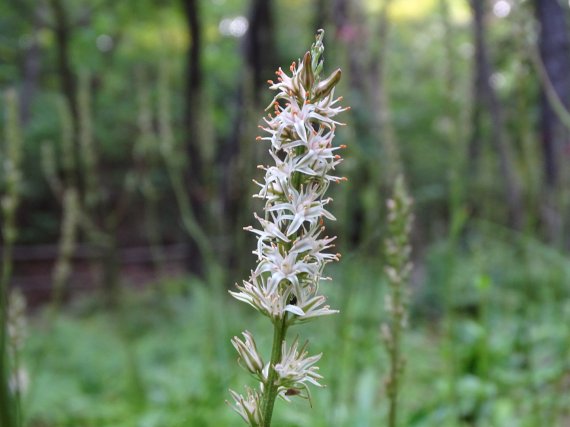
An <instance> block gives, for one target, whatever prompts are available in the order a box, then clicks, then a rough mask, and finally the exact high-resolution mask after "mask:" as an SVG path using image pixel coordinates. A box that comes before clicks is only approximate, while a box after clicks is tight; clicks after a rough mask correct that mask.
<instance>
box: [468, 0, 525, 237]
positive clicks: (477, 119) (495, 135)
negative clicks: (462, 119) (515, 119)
mask: <svg viewBox="0 0 570 427" xmlns="http://www.w3.org/2000/svg"><path fill="white" fill-rule="evenodd" d="M470 3H471V8H472V11H473V37H474V39H475V63H474V67H475V73H474V83H473V102H474V105H473V135H472V138H471V141H470V144H469V152H468V154H469V161H470V162H471V165H470V166H471V170H472V173H473V174H475V172H476V162H477V160H478V157H479V153H480V145H481V126H482V123H481V119H482V115H483V108H485V109H486V110H487V111H488V113H489V118H490V122H491V130H490V131H491V135H490V140H491V142H492V144H493V149H494V150H495V152H496V153H497V155H498V157H499V171H500V174H501V175H502V178H503V186H504V193H505V197H506V202H507V208H508V215H509V222H510V223H511V224H512V225H513V226H514V227H515V228H517V229H520V228H521V227H522V225H523V204H522V195H521V188H520V185H519V182H518V181H517V178H516V175H515V170H514V167H513V154H512V151H511V148H510V146H509V143H508V141H507V139H506V138H505V136H504V130H503V110H502V108H501V105H500V101H499V98H498V96H497V93H496V92H495V88H494V87H493V86H492V85H491V75H492V71H491V65H490V63H489V55H488V52H487V42H486V37H485V31H486V28H485V4H486V2H485V1H484V0H471V1H470Z"/></svg>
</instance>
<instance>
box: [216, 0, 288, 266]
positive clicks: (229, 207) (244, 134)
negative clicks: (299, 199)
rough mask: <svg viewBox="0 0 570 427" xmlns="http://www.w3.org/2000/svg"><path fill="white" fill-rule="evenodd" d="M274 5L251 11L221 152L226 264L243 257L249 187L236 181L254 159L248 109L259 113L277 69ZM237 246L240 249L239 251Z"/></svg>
mask: <svg viewBox="0 0 570 427" xmlns="http://www.w3.org/2000/svg"><path fill="white" fill-rule="evenodd" d="M273 18H274V17H273V5H272V2H271V1H270V0H253V1H252V2H251V6H250V12H249V29H248V31H247V33H246V35H245V39H244V42H243V45H242V52H243V57H244V68H243V70H242V72H241V79H240V84H239V87H238V90H237V92H236V94H235V98H234V99H235V101H234V102H235V103H234V114H235V115H234V118H233V124H232V131H231V132H230V134H229V136H228V138H227V140H226V141H225V143H224V146H223V149H222V150H221V151H220V153H219V163H220V167H221V171H222V176H221V186H220V197H221V206H222V209H223V212H224V225H223V232H224V235H225V237H226V239H227V240H228V241H229V250H228V251H226V252H227V254H226V257H225V258H226V264H227V265H228V266H229V267H230V268H237V267H238V261H239V257H240V252H241V251H240V248H239V244H238V242H239V241H241V240H242V239H240V238H239V236H237V235H236V232H238V233H242V230H241V229H242V227H243V225H245V224H239V221H240V219H241V218H240V213H241V212H242V211H243V207H244V203H246V202H245V200H247V199H248V197H249V195H244V192H246V191H247V190H248V188H249V186H248V185H245V184H244V183H243V182H241V181H239V180H236V176H239V172H240V170H239V169H240V165H251V161H252V160H253V159H244V156H245V154H244V153H245V152H250V153H251V152H253V151H254V150H244V149H243V147H242V144H244V143H247V144H254V143H255V141H254V136H255V135H254V134H251V135H250V134H249V133H250V132H249V131H248V128H249V126H247V125H246V123H248V121H249V120H251V119H250V118H249V117H248V112H253V111H255V112H257V110H259V109H260V108H261V106H262V104H261V101H262V99H263V97H262V94H263V93H264V91H265V88H266V87H267V83H266V81H267V80H268V79H271V78H272V77H274V71H275V68H276V63H275V59H276V57H277V55H276V53H275V52H276V47H275V44H274V42H275V36H274V32H275V29H274V19H273ZM236 249H237V250H236Z"/></svg>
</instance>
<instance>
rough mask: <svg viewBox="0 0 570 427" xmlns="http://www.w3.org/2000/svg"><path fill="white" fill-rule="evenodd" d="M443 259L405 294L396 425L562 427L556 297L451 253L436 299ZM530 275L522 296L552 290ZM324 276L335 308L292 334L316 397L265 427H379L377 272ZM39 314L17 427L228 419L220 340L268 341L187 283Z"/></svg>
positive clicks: (562, 333)
mask: <svg viewBox="0 0 570 427" xmlns="http://www.w3.org/2000/svg"><path fill="white" fill-rule="evenodd" d="M447 256H448V253H447V251H446V250H445V248H439V249H436V250H433V251H432V253H431V255H430V256H429V257H428V258H427V259H428V262H427V264H426V267H425V270H426V272H425V275H426V277H425V283H424V284H423V285H422V287H421V288H417V289H414V292H413V299H412V300H413V304H412V317H411V319H410V329H409V331H408V333H407V337H406V341H405V354H406V357H407V367H406V375H405V384H404V391H403V395H402V400H401V403H402V421H403V425H406V426H418V427H420V426H425V427H427V426H449V427H451V426H464V425H465V426H467V425H478V426H501V427H509V426H513V427H514V426H521V427H522V426H542V427H543V426H547V425H548V426H560V427H562V426H566V425H568V424H567V422H568V419H569V418H568V417H569V413H568V411H569V409H568V408H570V365H569V362H568V361H569V360H570V357H569V356H570V322H568V321H567V320H568V319H569V318H570V305H569V304H568V299H567V298H560V297H559V296H556V294H550V295H546V294H544V293H540V292H539V293H538V294H537V295H529V294H528V292H529V290H528V289H525V288H523V287H522V285H521V284H520V283H519V284H518V285H516V286H519V287H518V288H513V286H514V285H513V283H511V282H513V280H514V279H515V276H516V274H517V273H516V272H513V271H510V270H509V265H508V262H507V261H508V259H507V258H508V257H506V256H503V257H502V258H501V261H500V262H501V263H502V264H503V267H504V270H503V271H500V270H496V272H495V273H496V274H492V275H491V276H488V275H486V274H482V273H478V274H477V273H475V272H476V271H477V270H476V267H477V266H479V264H478V263H479V262H480V260H477V257H465V258H464V259H455V260H454V264H455V266H456V267H455V273H453V274H454V276H453V277H456V278H462V277H463V278H465V279H467V278H468V280H467V282H468V283H469V284H470V286H471V289H470V290H466V289H465V288H463V289H461V288H460V286H461V280H460V279H457V280H456V279H454V282H455V285H454V286H455V287H454V288H451V289H454V290H453V292H455V293H454V295H448V297H452V299H451V301H452V304H450V305H449V306H446V304H445V301H444V300H445V298H444V292H449V291H450V290H449V289H447V290H445V288H442V287H441V283H440V286H439V287H438V285H437V281H440V280H441V278H442V277H444V276H442V273H441V271H440V270H442V269H443V270H446V269H447V267H448V265H447V264H446V263H445V260H447V258H446V257H447ZM487 256H490V257H492V256H493V254H492V253H489V254H487ZM519 260H520V259H519ZM543 267H544V269H543V270H541V272H540V274H541V275H542V277H541V278H542V281H541V282H534V283H533V286H535V288H536V290H537V291H540V288H541V286H542V287H544V286H550V289H551V290H552V289H554V285H553V283H549V280H550V279H552V277H550V278H549V277H548V276H547V275H546V273H547V271H546V268H547V267H548V266H547V265H543ZM531 268H533V269H535V270H536V269H537V268H538V267H537V265H534V266H531ZM331 270H332V276H333V281H332V282H325V283H324V284H323V289H324V292H325V293H326V294H328V295H329V297H330V300H331V305H332V306H333V307H335V308H340V309H341V314H340V315H337V316H335V317H331V318H327V319H321V320H319V321H316V322H314V323H312V324H310V326H309V327H308V328H306V327H303V328H302V329H297V328H294V329H293V330H292V331H291V334H292V335H294V334H297V333H299V334H300V335H301V336H300V338H301V339H309V340H310V347H309V350H310V352H311V353H320V352H323V358H322V360H321V363H320V366H321V373H322V374H323V376H324V377H325V384H326V388H325V389H322V390H321V389H318V390H317V389H313V390H312V392H313V393H312V396H313V402H312V406H313V408H311V407H310V405H309V403H308V402H305V401H297V402H295V403H293V404H287V403H284V402H280V403H279V404H278V405H277V409H276V411H277V412H276V425H279V426H287V427H293V426H299V427H301V426H323V427H324V426H347V427H348V426H350V427H353V426H363V427H364V426H375V425H382V424H383V420H384V419H385V416H386V415H385V411H386V399H385V396H384V387H383V378H384V376H385V375H386V372H387V365H386V357H385V352H384V349H383V347H382V344H381V341H380V332H379V331H380V324H381V323H382V321H383V316H384V312H385V311H384V303H383V292H384V287H385V285H384V283H383V281H382V274H381V271H380V269H379V267H378V263H364V262H361V261H357V260H355V259H352V260H350V259H349V260H346V262H343V263H341V264H339V265H337V266H335V267H334V268H332V269H331ZM527 273H528V272H527ZM535 274H537V272H536V271H535ZM527 278H528V279H537V278H536V277H534V278H532V277H527ZM499 279H500V282H498V280H499ZM561 284H563V283H561ZM428 290H429V292H428ZM543 290H544V289H543ZM48 319H49V310H45V311H44V312H38V313H37V314H36V315H35V316H34V318H33V319H31V322H30V325H29V337H28V341H27V345H26V350H25V355H24V358H23V364H24V365H25V369H26V370H27V372H28V376H29V377H30V384H29V387H28V391H27V393H26V395H25V398H24V410H25V413H26V419H27V423H26V424H27V425H28V426H36V427H39V426H50V427H51V426H78V425H81V426H97V427H104V426H109V427H110V426H113V427H120V426H125V427H127V426H128V427H132V426H145V427H146V426H149V427H150V426H157V427H158V426H173V427H176V426H217V427H219V426H235V425H239V423H240V421H239V418H238V416H237V415H236V414H234V413H233V412H232V411H231V409H230V408H229V407H228V406H226V405H225V404H224V401H225V399H228V398H229V394H228V391H227V390H228V388H235V389H237V390H239V389H241V387H242V386H243V384H248V381H251V380H250V379H248V378H247V374H245V373H244V372H243V371H241V370H240V368H239V367H238V365H237V364H236V354H235V352H234V349H233V348H232V346H231V344H230V338H231V337H232V336H234V335H237V334H239V333H240V332H241V331H242V330H243V329H248V330H251V331H252V332H254V333H255V334H256V336H259V337H260V339H259V346H260V348H261V349H265V350H266V351H265V352H264V351H263V350H261V351H262V352H264V353H267V351H268V349H269V346H270V338H271V337H270V325H269V322H268V321H267V319H265V318H262V316H259V315H257V314H256V313H254V312H253V310H251V309H249V308H248V307H245V306H244V305H243V304H239V303H237V302H236V301H234V300H232V299H231V298H230V297H229V296H228V295H227V293H226V292H225V290H222V289H216V288H213V287H209V286H206V285H205V284H203V283H200V282H197V281H194V280H191V279H187V278H180V279H169V280H166V281H164V282H161V283H159V284H157V286H154V287H148V288H146V289H136V290H135V289H131V290H127V291H125V293H124V295H123V298H122V305H121V307H120V308H118V309H117V310H115V311H101V307H100V304H99V302H98V300H97V299H96V298H93V297H88V296H86V297H83V298H79V299H77V300H76V301H74V302H73V303H72V304H71V305H70V306H69V307H68V309H67V310H66V311H65V312H64V313H63V314H62V315H60V316H59V317H58V318H57V319H55V323H54V324H53V325H52V326H50V323H49V322H48V321H47V320H48ZM249 383H250V382H249Z"/></svg>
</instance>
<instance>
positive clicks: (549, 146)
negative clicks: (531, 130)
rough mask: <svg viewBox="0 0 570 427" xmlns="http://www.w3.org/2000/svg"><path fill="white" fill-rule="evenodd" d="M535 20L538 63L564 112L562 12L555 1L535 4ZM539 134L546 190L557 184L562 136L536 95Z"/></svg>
mask: <svg viewBox="0 0 570 427" xmlns="http://www.w3.org/2000/svg"><path fill="white" fill-rule="evenodd" d="M535 6H536V16H537V19H538V21H539V23H540V32H539V41H538V43H539V49H540V56H541V58H542V62H543V64H544V68H545V71H546V74H547V75H548V78H549V80H550V82H551V84H552V87H553V88H554V90H555V91H556V94H557V95H558V97H559V99H560V100H561V101H562V103H563V104H564V106H565V107H566V108H567V109H568V106H569V104H570V39H569V35H568V28H567V25H566V13H565V12H566V11H565V10H564V8H563V7H562V5H561V3H560V2H559V1H558V0H535ZM540 108H541V111H540V134H541V141H542V152H543V157H544V179H545V183H546V185H547V186H548V187H549V188H554V187H555V186H556V185H557V183H558V180H559V167H560V166H559V164H558V163H557V157H558V153H559V150H558V148H557V147H559V146H560V145H561V142H562V141H561V137H562V136H563V134H564V133H566V135H567V132H565V131H564V129H563V126H562V124H561V123H560V120H559V119H558V117H557V116H556V114H555V112H554V111H553V109H552V107H551V106H550V103H549V102H548V99H547V97H546V95H545V93H544V90H542V91H541V95H540Z"/></svg>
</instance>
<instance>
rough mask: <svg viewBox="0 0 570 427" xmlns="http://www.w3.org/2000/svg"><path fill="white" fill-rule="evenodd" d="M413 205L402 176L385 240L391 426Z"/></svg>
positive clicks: (401, 366) (399, 366)
mask: <svg viewBox="0 0 570 427" xmlns="http://www.w3.org/2000/svg"><path fill="white" fill-rule="evenodd" d="M412 204H413V202H412V199H411V198H410V196H409V195H408V192H407V190H406V186H405V183H404V179H403V177H402V176H399V177H398V178H397V179H396V181H395V184H394V194H393V197H392V198H391V199H389V200H388V233H389V236H388V238H387V239H386V242H385V245H386V247H385V254H386V268H385V272H386V277H387V279H388V285H389V292H388V294H387V295H386V300H385V304H386V311H387V312H388V314H389V320H388V321H387V322H386V323H384V324H383V325H382V337H383V340H384V343H385V345H386V351H387V353H388V357H389V360H390V372H389V374H388V376H387V378H386V391H387V394H388V399H389V400H390V409H389V423H388V425H389V426H390V427H392V426H395V425H396V411H397V400H398V393H399V384H400V378H401V376H402V373H403V370H404V363H405V361H404V357H403V355H402V351H401V335H402V331H403V329H404V328H405V327H406V323H407V302H408V292H409V291H408V282H409V278H410V272H411V270H412V263H411V262H410V254H411V246H410V242H409V239H410V232H411V228H412V221H413V214H412Z"/></svg>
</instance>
